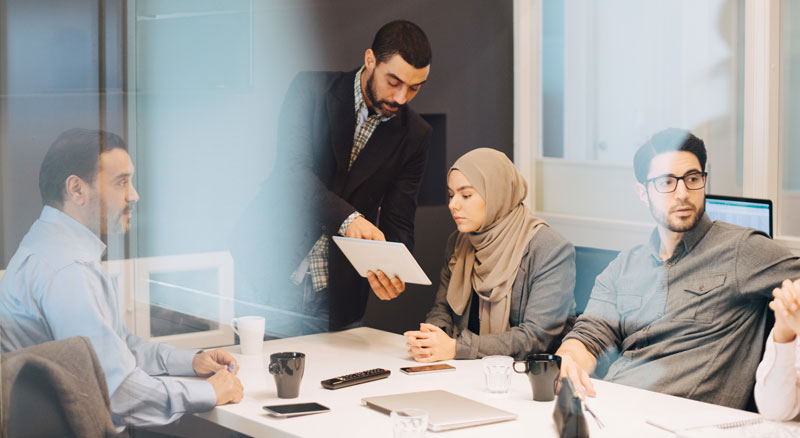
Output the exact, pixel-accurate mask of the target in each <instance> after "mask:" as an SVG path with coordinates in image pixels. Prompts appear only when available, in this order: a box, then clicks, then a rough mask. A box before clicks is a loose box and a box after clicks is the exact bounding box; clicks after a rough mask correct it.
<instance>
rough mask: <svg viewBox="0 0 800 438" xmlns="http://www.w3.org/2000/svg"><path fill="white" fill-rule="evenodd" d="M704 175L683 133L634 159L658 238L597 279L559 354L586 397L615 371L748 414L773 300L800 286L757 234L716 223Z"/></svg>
mask: <svg viewBox="0 0 800 438" xmlns="http://www.w3.org/2000/svg"><path fill="white" fill-rule="evenodd" d="M705 165H706V149H705V145H704V143H703V141H702V140H700V139H699V138H697V137H695V136H694V135H692V134H691V133H689V132H687V131H682V130H678V129H667V130H664V131H661V132H659V133H657V134H656V135H654V136H653V137H652V138H651V139H650V140H649V141H648V142H647V143H645V144H644V145H643V146H641V147H640V148H639V150H638V151H637V152H636V155H635V157H634V171H635V173H636V179H637V180H638V183H637V184H636V191H637V193H638V195H639V198H640V199H641V200H642V202H644V204H645V205H647V207H648V208H649V209H650V213H651V215H652V216H653V219H655V221H656V229H655V230H653V233H652V235H651V237H650V241H649V242H648V243H646V244H643V245H638V246H636V247H634V248H632V249H629V250H626V251H623V252H621V253H620V254H619V256H618V257H617V258H616V259H615V260H614V261H612V262H611V264H609V266H608V267H607V268H606V270H605V271H603V272H602V273H601V274H600V275H599V276H598V277H597V280H596V282H595V285H594V288H593V289H592V294H591V298H590V300H589V303H588V305H587V307H586V311H585V312H584V314H583V315H581V316H580V317H579V318H578V320H577V322H576V324H575V327H574V328H573V330H572V331H571V332H570V333H569V334H568V335H567V336H566V337H565V338H564V342H563V344H562V345H561V348H559V350H558V352H557V354H559V355H560V356H562V365H561V375H562V376H563V377H569V378H570V379H571V380H572V381H573V383H575V384H576V385H577V386H578V387H579V388H582V389H583V390H585V392H586V393H587V394H588V395H590V396H594V395H596V391H595V390H594V387H593V385H592V382H591V380H590V379H589V374H591V373H593V372H594V371H595V370H596V368H597V369H598V370H599V369H601V368H605V366H608V372H607V373H606V374H605V376H604V377H603V378H604V380H608V381H612V382H615V383H620V384H624V385H629V386H635V387H639V388H644V389H648V390H651V391H658V392H663V393H667V394H672V395H676V396H681V397H687V398H691V399H695V400H700V401H704V402H709V403H716V404H720V405H724V406H730V407H734V408H745V407H747V404H748V400H749V399H750V394H751V392H752V389H753V385H754V383H755V371H756V367H757V366H758V362H759V360H760V357H761V350H762V345H763V343H764V333H765V324H766V318H767V302H768V300H769V298H770V296H771V295H770V293H771V292H772V290H773V288H775V287H778V286H779V285H780V283H781V282H782V281H783V280H784V279H786V278H795V277H797V276H798V274H800V259H798V258H797V257H794V256H792V254H791V253H790V252H789V251H788V250H787V249H786V248H784V247H783V246H781V245H780V244H778V243H775V242H774V241H772V240H770V239H769V238H768V237H767V236H766V235H764V234H763V233H761V232H760V231H756V230H753V229H750V228H742V227H738V226H735V225H731V224H727V223H723V222H711V220H710V219H709V218H708V216H706V215H705V209H704V204H705V190H704V188H705V185H706V182H707V178H708V175H707V174H706V172H705ZM598 363H600V364H601V365H602V366H598Z"/></svg>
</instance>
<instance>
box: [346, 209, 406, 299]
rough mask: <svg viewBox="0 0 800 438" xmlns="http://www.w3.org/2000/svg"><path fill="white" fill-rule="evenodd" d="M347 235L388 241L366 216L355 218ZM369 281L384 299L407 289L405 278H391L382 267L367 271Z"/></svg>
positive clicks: (396, 295)
mask: <svg viewBox="0 0 800 438" xmlns="http://www.w3.org/2000/svg"><path fill="white" fill-rule="evenodd" d="M345 237H350V238H353V239H366V240H378V241H381V242H385V241H386V237H384V235H383V232H382V231H381V230H379V229H378V227H376V226H375V225H372V222H370V221H368V220H366V219H364V216H359V217H357V218H355V219H354V220H353V222H351V223H350V225H348V226H347V230H346V231H345ZM367 281H369V287H371V288H372V292H374V293H375V296H377V297H378V298H380V299H381V300H384V301H386V300H392V299H395V298H397V297H398V296H399V295H400V294H401V293H402V292H403V291H404V290H406V284H405V283H403V280H400V278H398V277H397V276H395V277H394V278H392V279H389V277H387V276H386V274H384V273H383V271H381V270H380V269H378V270H377V271H375V272H373V271H369V272H367Z"/></svg>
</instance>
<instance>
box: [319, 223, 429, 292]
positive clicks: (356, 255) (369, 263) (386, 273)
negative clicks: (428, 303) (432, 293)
mask: <svg viewBox="0 0 800 438" xmlns="http://www.w3.org/2000/svg"><path fill="white" fill-rule="evenodd" d="M361 219H363V218H361ZM356 220H358V219H356ZM364 222H366V224H368V225H369V226H370V227H373V225H372V224H370V223H369V221H367V220H364ZM354 223H356V221H355V220H354V221H353V222H352V223H351V224H350V227H348V228H347V231H348V234H349V233H350V228H352V226H353V224H354ZM361 230H362V231H365V232H366V233H367V234H360V235H371V236H377V237H379V238H374V239H359V238H350V237H339V236H333V241H334V243H336V245H337V246H338V247H339V248H340V249H341V250H342V252H343V253H344V255H345V257H347V260H349V261H350V263H351V264H352V265H353V267H354V268H355V269H356V271H358V273H359V275H361V276H362V277H364V278H366V279H367V281H369V286H370V287H371V288H372V291H373V292H374V293H375V296H377V297H378V298H380V299H381V300H392V299H394V298H397V297H398V295H400V294H401V293H402V292H403V291H404V290H406V282H409V283H418V284H425V285H430V284H431V281H430V280H429V279H428V277H427V275H425V272H424V271H423V270H422V268H420V267H419V264H417V261H416V260H414V256H412V255H411V252H409V251H408V248H406V246H405V245H403V244H402V243H397V242H386V241H384V239H383V234H379V235H378V234H376V232H377V233H380V230H378V229H377V228H376V229H375V230H374V231H369V227H365V228H363V229H361ZM401 277H402V279H401Z"/></svg>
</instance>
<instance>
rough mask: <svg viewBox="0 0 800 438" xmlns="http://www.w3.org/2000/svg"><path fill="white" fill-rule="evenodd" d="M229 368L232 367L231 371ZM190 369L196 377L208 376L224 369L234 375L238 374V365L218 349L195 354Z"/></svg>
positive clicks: (225, 352)
mask: <svg viewBox="0 0 800 438" xmlns="http://www.w3.org/2000/svg"><path fill="white" fill-rule="evenodd" d="M231 366H233V368H232V369H231V368H230V367H231ZM192 369H193V370H194V373H195V374H197V375H198V376H209V375H211V374H214V373H216V372H217V371H221V370H225V369H227V370H228V371H230V372H232V373H233V374H234V375H235V374H236V373H238V372H239V365H238V364H237V363H236V359H234V358H233V356H232V355H231V354H230V353H228V352H227V351H225V350H222V349H219V348H218V349H216V350H211V351H202V352H200V353H198V354H195V355H194V358H193V359H192Z"/></svg>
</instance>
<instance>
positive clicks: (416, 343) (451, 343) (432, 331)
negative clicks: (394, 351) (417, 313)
mask: <svg viewBox="0 0 800 438" xmlns="http://www.w3.org/2000/svg"><path fill="white" fill-rule="evenodd" d="M403 335H404V336H405V337H406V339H407V341H406V346H407V347H408V353H409V354H410V355H411V357H413V358H414V360H416V361H417V362H438V361H440V360H449V359H453V358H454V357H456V340H455V339H453V338H451V337H450V336H447V333H445V332H444V331H443V330H442V329H441V328H439V327H436V326H435V325H433V324H427V323H424V322H423V323H422V324H420V325H419V331H408V332H405V333H403Z"/></svg>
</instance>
